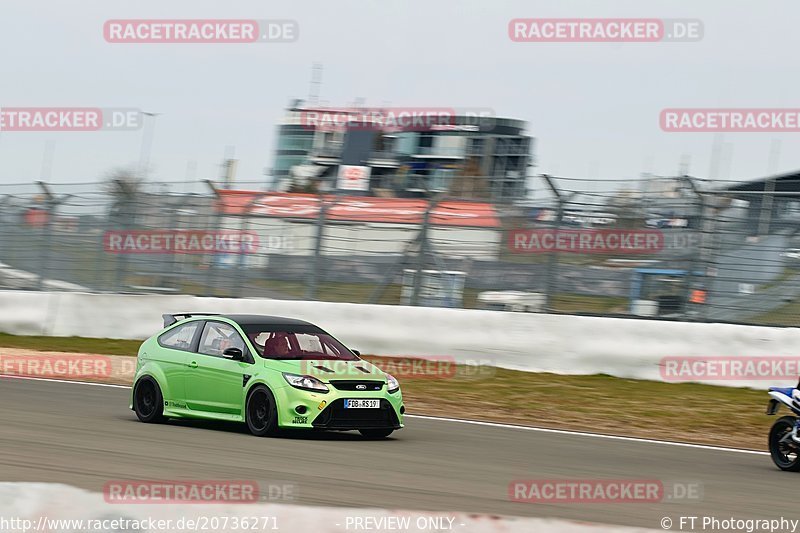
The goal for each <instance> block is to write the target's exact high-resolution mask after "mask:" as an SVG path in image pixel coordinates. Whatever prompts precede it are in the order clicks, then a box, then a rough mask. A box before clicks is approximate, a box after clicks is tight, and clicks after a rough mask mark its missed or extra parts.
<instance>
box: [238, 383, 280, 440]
mask: <svg viewBox="0 0 800 533" xmlns="http://www.w3.org/2000/svg"><path fill="white" fill-rule="evenodd" d="M245 420H246V421H247V428H248V429H249V430H250V433H252V434H253V435H255V436H256V437H266V436H268V435H274V434H275V433H277V431H278V409H277V407H276V405H275V397H274V396H273V395H272V392H271V391H270V390H269V389H268V388H266V387H264V386H263V385H259V386H258V387H256V388H254V389H253V390H252V391H251V392H250V394H249V395H248V396H247V406H246V407H245Z"/></svg>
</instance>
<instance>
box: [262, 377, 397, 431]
mask: <svg viewBox="0 0 800 533" xmlns="http://www.w3.org/2000/svg"><path fill="white" fill-rule="evenodd" d="M329 387H330V391H329V392H328V393H327V394H322V393H318V392H311V391H304V390H300V389H296V388H294V387H291V386H286V387H281V388H279V389H277V390H273V394H274V395H275V401H276V403H277V407H278V426H279V427H281V428H297V429H330V430H341V431H344V430H352V429H388V428H392V429H400V428H402V427H403V413H404V412H405V407H404V405H403V395H402V393H401V392H400V391H396V392H393V393H391V394H390V393H389V392H387V391H386V388H385V387H384V388H383V389H382V390H380V391H363V392H362V391H347V390H338V389H336V388H335V387H332V386H329ZM356 398H357V399H379V400H380V408H378V409H345V408H344V400H345V399H356Z"/></svg>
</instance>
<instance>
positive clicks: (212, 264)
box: [203, 180, 222, 296]
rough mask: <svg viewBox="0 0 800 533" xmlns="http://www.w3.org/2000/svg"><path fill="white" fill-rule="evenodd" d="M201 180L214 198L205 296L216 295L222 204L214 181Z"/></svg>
mask: <svg viewBox="0 0 800 533" xmlns="http://www.w3.org/2000/svg"><path fill="white" fill-rule="evenodd" d="M203 182H204V183H205V184H206V185H207V186H208V188H209V189H211V194H213V195H214V198H215V205H214V207H213V211H212V213H211V231H212V233H213V235H214V249H213V250H212V251H211V253H210V254H209V257H210V259H209V261H208V270H207V271H206V286H205V293H206V295H207V296H216V292H217V291H216V281H217V280H216V273H217V268H216V262H217V256H216V254H217V249H216V246H217V244H216V243H217V241H216V235H217V233H219V227H220V222H221V218H222V217H221V216H220V215H221V213H220V207H221V204H222V200H221V197H220V195H219V191H218V190H217V188H216V186H214V182H213V181H211V180H203Z"/></svg>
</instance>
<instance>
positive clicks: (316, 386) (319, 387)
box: [283, 374, 328, 393]
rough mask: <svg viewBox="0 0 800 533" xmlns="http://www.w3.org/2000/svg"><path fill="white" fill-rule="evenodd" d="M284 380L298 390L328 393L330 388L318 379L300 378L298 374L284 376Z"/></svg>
mask: <svg viewBox="0 0 800 533" xmlns="http://www.w3.org/2000/svg"><path fill="white" fill-rule="evenodd" d="M283 379H285V380H286V382H287V383H288V384H289V385H291V386H292V387H294V388H296V389H303V390H309V391H313V392H323V393H324V392H328V386H327V385H325V384H324V383H323V382H321V381H320V380H318V379H317V378H312V377H311V376H298V375H297V374H283Z"/></svg>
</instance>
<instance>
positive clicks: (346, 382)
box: [331, 379, 383, 392]
mask: <svg viewBox="0 0 800 533" xmlns="http://www.w3.org/2000/svg"><path fill="white" fill-rule="evenodd" d="M331 385H333V386H334V387H336V388H337V389H338V390H349V391H364V392H369V391H377V390H381V389H382V388H383V381H363V380H362V381H359V380H356V379H352V380H350V379H339V380H336V379H334V380H331Z"/></svg>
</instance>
